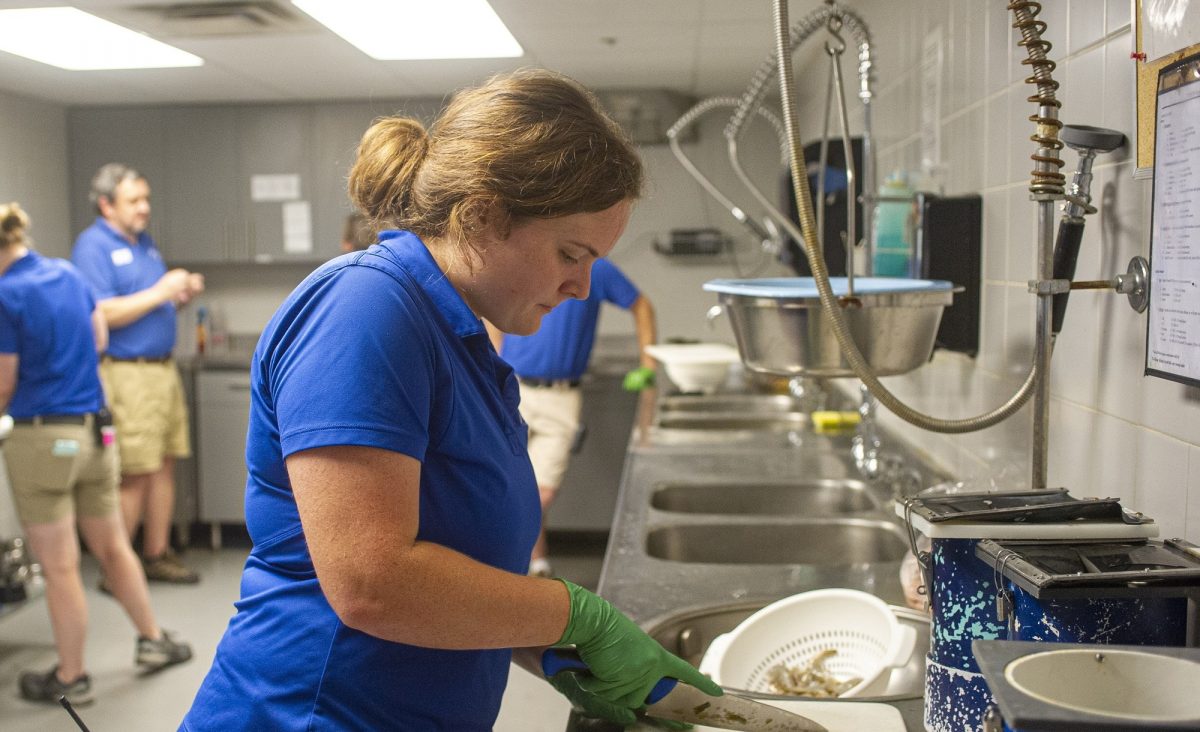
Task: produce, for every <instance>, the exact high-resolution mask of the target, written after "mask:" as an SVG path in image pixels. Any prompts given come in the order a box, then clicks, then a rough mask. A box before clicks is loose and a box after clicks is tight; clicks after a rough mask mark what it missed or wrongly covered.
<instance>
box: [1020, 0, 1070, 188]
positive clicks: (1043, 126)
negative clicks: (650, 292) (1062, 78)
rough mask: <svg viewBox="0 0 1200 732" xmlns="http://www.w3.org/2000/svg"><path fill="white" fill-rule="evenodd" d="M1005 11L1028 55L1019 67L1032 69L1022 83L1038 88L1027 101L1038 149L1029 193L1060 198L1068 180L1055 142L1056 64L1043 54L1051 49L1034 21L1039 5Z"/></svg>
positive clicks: (1023, 1)
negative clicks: (1034, 106)
mask: <svg viewBox="0 0 1200 732" xmlns="http://www.w3.org/2000/svg"><path fill="white" fill-rule="evenodd" d="M1008 9H1009V10H1011V11H1012V13H1013V16H1014V20H1013V24H1012V25H1013V27H1014V28H1016V29H1018V30H1020V31H1021V40H1020V41H1018V42H1017V45H1020V46H1024V47H1025V50H1026V52H1027V53H1028V54H1029V57H1028V58H1025V59H1022V60H1021V65H1023V66H1031V67H1033V73H1032V74H1031V75H1030V76H1028V77H1026V78H1025V83H1026V84H1035V85H1036V86H1037V93H1036V94H1034V95H1033V96H1031V97H1029V98H1028V99H1027V101H1030V102H1033V103H1035V104H1037V105H1038V113H1037V114H1034V115H1030V117H1029V121H1030V122H1033V123H1035V124H1036V125H1037V129H1036V131H1035V132H1034V134H1032V135H1030V137H1029V139H1030V140H1033V141H1034V142H1036V143H1038V146H1039V147H1038V150H1037V152H1035V153H1034V154H1033V155H1031V156H1030V158H1031V159H1032V160H1033V161H1034V163H1035V165H1034V169H1033V170H1032V171H1030V176H1031V177H1030V181H1029V191H1030V192H1031V193H1034V194H1039V193H1043V194H1050V195H1059V196H1061V195H1063V193H1064V186H1065V185H1066V181H1067V178H1066V176H1065V175H1063V174H1062V173H1060V172H1059V168H1061V167H1062V166H1063V161H1062V159H1061V158H1059V156H1058V151H1059V150H1061V149H1062V147H1063V143H1062V141H1061V140H1059V139H1058V131H1059V129H1060V128H1061V127H1062V122H1061V121H1060V120H1059V119H1058V108H1059V107H1061V106H1062V103H1061V102H1059V101H1058V99H1056V98H1055V96H1054V92H1055V91H1056V90H1057V89H1058V82H1057V81H1055V80H1054V79H1053V78H1052V76H1051V75H1052V74H1053V72H1054V69H1055V68H1057V64H1055V63H1054V62H1053V61H1051V60H1050V59H1048V58H1046V53H1047V52H1048V51H1049V50H1050V49H1051V48H1052V47H1053V46H1052V44H1051V43H1050V42H1049V41H1047V40H1044V39H1043V38H1042V33H1043V32H1045V30H1046V22H1045V21H1042V20H1037V16H1038V14H1039V13H1041V12H1042V6H1041V3H1038V2H1034V1H1033V0H1012V2H1010V3H1009V4H1008Z"/></svg>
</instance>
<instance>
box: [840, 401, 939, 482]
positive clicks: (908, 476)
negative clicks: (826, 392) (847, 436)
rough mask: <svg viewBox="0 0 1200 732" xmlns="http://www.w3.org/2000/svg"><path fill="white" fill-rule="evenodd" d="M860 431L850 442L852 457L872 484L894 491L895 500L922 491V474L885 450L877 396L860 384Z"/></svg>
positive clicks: (861, 473)
mask: <svg viewBox="0 0 1200 732" xmlns="http://www.w3.org/2000/svg"><path fill="white" fill-rule="evenodd" d="M858 388H859V392H860V394H861V399H860V401H859V403H858V415H859V418H860V419H859V422H858V429H857V430H856V431H855V434H854V437H853V439H852V440H851V443H850V454H852V455H853V456H854V464H855V466H856V467H857V468H858V472H859V474H860V475H861V476H862V477H863V478H865V479H866V480H867V481H869V482H871V483H882V484H883V485H886V486H888V487H890V488H891V489H892V497H893V498H900V497H903V496H908V495H912V494H914V493H916V492H918V491H919V490H921V488H922V482H923V481H922V478H921V473H920V471H918V470H917V469H915V468H913V467H910V466H909V465H908V463H907V461H905V460H904V458H902V457H901V456H899V455H896V454H893V453H890V452H888V451H886V450H884V449H883V442H882V440H880V439H879V431H878V429H877V427H878V424H877V422H876V419H875V397H874V396H872V395H871V391H870V390H869V389H868V388H867V386H866V385H865V384H859V387H858Z"/></svg>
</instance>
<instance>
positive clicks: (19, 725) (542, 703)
mask: <svg viewBox="0 0 1200 732" xmlns="http://www.w3.org/2000/svg"><path fill="white" fill-rule="evenodd" d="M592 544H594V542H593V543H592ZM601 551H602V550H599V549H597V548H596V547H594V545H593V546H587V547H584V548H582V549H580V550H578V551H573V550H571V549H570V548H569V547H567V548H566V550H565V551H564V552H562V553H558V554H555V555H554V556H553V557H552V559H553V561H554V567H555V571H556V572H557V573H558V574H560V575H561V576H563V577H567V578H569V579H571V580H573V581H575V582H578V583H579V584H581V585H584V586H585V587H591V588H593V589H594V588H595V586H596V582H597V580H598V578H599V574H600V565H601V560H602V557H601ZM246 554H247V549H245V548H224V549H221V550H218V551H211V550H207V549H193V550H192V551H190V552H188V553H187V555H186V556H185V559H186V561H187V563H188V564H189V565H190V566H192V567H194V568H196V569H197V570H198V571H199V572H200V573H201V575H202V576H203V580H202V581H201V583H200V584H198V585H194V586H172V585H163V584H152V585H151V586H150V593H151V599H152V601H153V603H154V608H155V611H156V613H157V615H158V618H159V622H160V624H161V625H162V626H163V627H165V628H167V629H169V630H174V631H177V632H178V633H179V634H180V635H181V636H182V637H183V638H184V639H186V640H188V641H189V642H191V643H192V646H193V649H194V650H195V654H196V657H195V658H194V659H193V660H192V661H191V662H189V663H186V664H183V665H181V666H176V667H173V668H170V669H167V670H165V671H163V672H161V673H158V674H154V675H151V676H139V675H138V674H137V671H136V669H135V667H134V665H133V653H134V639H135V633H134V630H133V627H132V626H131V625H130V624H129V621H128V619H127V618H126V617H125V615H124V613H123V612H122V611H121V609H120V606H119V605H117V603H116V602H114V601H113V600H112V599H111V598H109V597H107V596H104V595H101V594H100V592H99V591H98V590H97V589H96V583H97V581H98V577H99V573H98V570H97V567H96V564H95V562H94V561H93V560H92V559H91V558H90V557H85V558H84V580H85V584H86V587H87V590H88V608H89V612H90V623H91V627H90V631H89V635H88V647H87V664H88V672H89V673H90V674H91V675H92V684H93V688H94V689H95V693H96V702H95V703H94V704H92V705H90V706H87V707H83V708H81V709H79V710H78V713H79V715H80V717H81V718H82V719H83V721H84V723H85V724H87V726H88V728H89V729H90V730H91V732H117V731H118V730H119V731H120V732H143V731H145V732H149V731H150V730H154V731H155V732H158V731H160V730H173V729H176V728H177V727H178V725H179V721H180V720H181V719H182V718H183V715H184V714H185V713H186V712H187V709H188V707H189V706H190V705H191V702H192V698H193V696H194V695H195V692H196V689H197V688H199V686H200V682H201V681H202V680H203V678H204V675H205V673H206V672H207V671H208V667H209V665H210V664H211V663H212V658H213V654H214V653H215V651H216V646H217V642H218V641H219V640H220V638H221V634H222V633H223V632H224V630H225V626H226V624H227V623H228V621H229V618H230V617H231V616H232V614H233V602H234V601H235V600H236V599H237V595H238V583H239V581H240V579H241V571H242V565H243V563H244V562H245V559H246ZM54 661H55V654H54V641H53V636H52V635H51V633H50V623H49V619H48V616H47V613H46V607H45V602H44V601H43V600H41V599H40V598H39V599H36V600H32V601H30V602H28V603H26V606H25V607H23V608H21V609H20V610H17V611H15V612H13V613H11V614H9V615H6V616H4V617H0V730H4V732H52V731H57V730H63V731H64V732H69V731H70V730H76V729H77V728H76V726H75V724H74V723H73V722H72V721H71V719H70V717H69V716H68V715H67V713H66V711H65V710H64V709H62V708H61V707H59V706H57V705H42V704H34V703H31V702H27V701H25V700H23V699H21V698H20V696H19V694H18V691H17V678H18V676H19V675H20V673H21V672H23V671H27V670H38V671H41V670H44V669H46V668H49V667H50V666H51V665H53V664H54ZM569 713H570V704H569V703H568V702H567V701H566V700H565V699H564V698H562V697H561V696H559V694H558V693H557V692H555V691H554V690H553V689H552V688H551V687H550V685H549V684H547V683H546V682H545V681H543V680H541V679H539V678H536V677H534V676H532V675H531V674H529V673H527V672H525V671H524V670H522V669H520V668H517V667H515V666H514V667H513V670H512V674H511V675H510V677H509V685H508V690H507V691H506V692H505V696H504V703H503V706H502V707H501V710H500V717H499V719H498V720H497V722H496V726H495V730H497V732H562V731H563V729H564V728H565V726H566V721H567V716H568V714H569Z"/></svg>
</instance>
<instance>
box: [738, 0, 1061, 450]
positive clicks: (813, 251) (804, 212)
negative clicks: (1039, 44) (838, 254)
mask: <svg viewBox="0 0 1200 732" xmlns="http://www.w3.org/2000/svg"><path fill="white" fill-rule="evenodd" d="M774 9H775V13H774V14H775V51H776V58H777V59H778V71H779V91H780V95H781V99H780V101H781V104H782V107H783V123H784V127H785V129H786V131H787V137H788V150H789V158H790V161H791V171H792V182H793V188H794V191H795V196H796V207H797V210H798V211H799V214H800V224H801V228H802V230H803V234H804V253H805V255H806V256H807V258H808V263H809V267H810V268H811V269H812V273H813V279H814V281H815V284H816V287H817V293H818V294H819V296H820V300H821V307H822V308H824V309H825V312H826V313H827V314H828V315H829V316H830V320H831V322H832V325H833V332H834V335H835V336H836V337H837V340H838V344H839V345H840V346H841V349H842V355H843V356H845V358H846V361H847V363H848V364H849V366H850V368H851V370H853V371H854V374H855V375H856V376H857V377H858V378H859V379H861V380H862V382H863V384H864V385H865V386H866V387H867V389H868V390H869V391H870V392H871V394H873V395H874V396H875V397H876V398H877V399H878V400H879V401H880V402H881V403H882V404H883V405H884V406H885V407H887V408H888V409H890V410H891V411H892V412H894V413H895V414H896V415H897V416H899V417H900V418H901V419H903V420H904V421H906V422H908V423H910V424H913V425H915V426H917V427H920V428H922V429H926V430H929V431H931V432H943V433H952V434H959V433H965V432H975V431H977V430H981V429H986V428H988V427H991V426H993V425H995V424H997V423H999V422H1001V421H1003V420H1004V419H1007V418H1008V417H1010V416H1012V415H1013V414H1015V413H1016V412H1017V410H1019V409H1020V408H1021V406H1022V405H1024V404H1025V402H1026V401H1028V400H1029V397H1030V396H1032V395H1033V392H1034V387H1035V385H1036V384H1037V382H1038V380H1039V379H1040V378H1041V377H1042V369H1041V366H1040V361H1035V362H1034V364H1033V366H1032V367H1031V368H1030V370H1029V374H1028V375H1027V376H1026V377H1025V382H1024V383H1023V384H1021V388H1020V389H1019V390H1018V391H1017V393H1016V394H1014V395H1013V396H1012V397H1011V398H1010V399H1009V400H1008V401H1007V402H1005V403H1004V404H1003V405H1001V406H1000V407H998V408H997V409H995V410H993V411H991V412H988V413H986V414H981V415H978V416H976V417H968V418H964V419H941V418H937V417H932V416H929V415H926V414H922V413H921V412H918V411H916V410H915V409H913V408H911V407H909V406H908V405H906V404H904V403H903V402H901V401H900V400H899V399H898V398H897V397H896V396H895V395H894V394H892V393H891V392H890V391H888V389H887V388H886V387H885V386H884V385H883V383H882V382H881V381H880V380H879V378H878V377H877V376H876V375H875V374H874V373H873V372H872V371H871V368H870V366H869V365H868V364H867V362H866V359H865V358H863V355H862V352H861V351H859V349H858V346H857V345H856V344H855V343H854V337H853V336H852V335H851V334H850V330H849V327H848V326H847V325H846V318H845V316H844V315H843V314H842V309H841V305H840V303H839V302H838V300H837V297H836V296H835V295H834V294H833V288H832V287H830V285H829V271H828V268H827V267H826V265H825V257H824V255H823V254H822V252H821V248H820V246H819V242H818V241H817V237H816V220H815V217H814V216H813V210H812V203H811V201H810V198H809V196H810V194H809V189H808V178H807V176H806V175H804V171H805V165H804V157H803V154H802V152H801V151H802V148H801V144H800V136H799V130H798V127H799V125H798V122H797V120H796V100H795V96H794V88H793V85H792V78H793V77H792V62H791V58H792V45H791V43H790V39H789V33H788V12H787V0H775V2H774ZM1027 50H1030V51H1031V53H1032V50H1033V49H1032V48H1031V47H1029V46H1027ZM1043 56H1044V53H1043ZM1046 78H1047V79H1048V73H1047V74H1046ZM731 124H732V123H731Z"/></svg>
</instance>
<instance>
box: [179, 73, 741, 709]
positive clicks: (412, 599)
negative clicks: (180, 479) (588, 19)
mask: <svg viewBox="0 0 1200 732" xmlns="http://www.w3.org/2000/svg"><path fill="white" fill-rule="evenodd" d="M641 184H642V169H641V164H640V162H639V160H638V158H637V155H636V153H635V152H634V150H633V148H632V146H631V145H630V144H629V142H628V141H627V140H626V139H625V138H624V136H623V135H622V134H621V133H620V131H619V130H618V128H617V127H616V126H615V124H613V122H612V121H611V120H609V119H608V118H607V117H606V116H605V115H604V114H603V113H602V112H601V111H600V110H599V107H598V105H597V103H596V101H595V99H594V97H592V95H590V94H589V93H588V92H586V91H584V90H583V89H582V88H581V87H579V86H578V85H577V84H576V83H575V82H573V81H571V80H569V79H567V78H565V77H562V76H560V75H557V74H554V73H551V72H547V71H532V70H531V71H523V72H517V73H514V74H511V75H504V76H498V77H495V78H493V79H492V80H490V81H488V82H487V83H485V84H483V85H482V86H480V87H477V88H474V89H469V90H466V91H463V92H460V93H459V94H457V95H455V97H454V98H453V99H452V100H451V101H450V103H449V105H448V106H447V108H446V109H445V110H444V111H443V112H442V114H441V115H440V117H439V118H438V120H437V121H436V122H435V123H434V124H433V126H432V127H431V129H430V130H428V131H427V130H426V129H425V128H424V127H423V126H422V124H421V123H420V122H418V121H416V120H413V119H408V118H403V117H392V118H385V119H383V120H380V121H378V122H376V124H375V125H373V126H372V127H371V129H369V130H368V131H367V133H366V135H365V136H364V137H363V140H362V143H361V144H360V146H359V151H358V159H357V161H356V162H355V164H354V166H353V168H352V170H351V171H350V194H351V198H352V199H353V200H354V203H355V204H356V205H357V206H358V208H359V210H361V211H363V212H365V213H366V214H367V215H368V216H370V217H371V218H372V219H373V220H374V221H375V222H377V223H379V224H381V225H382V226H381V227H380V228H383V229H387V230H385V231H383V232H382V233H381V234H380V240H379V242H378V243H377V244H375V245H373V246H372V247H370V248H369V249H368V250H366V251H363V252H354V253H351V254H346V255H344V256H342V257H339V258H337V259H335V260H332V261H331V262H329V263H327V264H325V265H323V266H322V267H320V268H319V269H318V270H317V271H315V272H314V273H313V274H311V275H310V276H309V277H308V278H307V279H306V280H305V281H304V282H303V283H301V284H300V286H299V287H298V288H297V289H296V290H295V291H294V292H293V293H292V294H291V295H290V296H289V297H288V298H287V300H286V301H285V302H284V303H283V305H282V306H281V307H280V308H279V310H278V311H277V312H276V314H275V316H274V317H273V318H272V319H271V321H270V323H269V324H268V325H267V327H266V329H265V331H264V332H263V335H262V337H261V339H260V340H259V343H258V348H257V349H256V351H255V355H254V359H253V363H252V366H251V370H252V371H251V375H252V387H251V388H252V395H251V399H252V402H251V409H250V427H249V431H248V437H247V446H246V457H247V463H248V467H249V478H248V480H247V484H246V520H247V527H248V528H249V531H250V534H251V538H252V539H253V541H254V549H253V550H252V552H251V554H250V557H249V559H248V560H247V563H246V568H245V572H244V574H243V577H242V590H241V598H240V600H239V601H238V603H237V614H236V615H235V616H234V617H233V619H232V620H231V621H230V624H229V627H228V629H227V630H226V633H225V636H224V637H223V638H222V640H221V643H220V645H219V647H218V649H217V655H216V658H215V659H214V661H213V666H212V669H211V670H210V671H209V673H208V676H207V677H206V679H205V681H204V683H203V685H202V686H201V688H200V691H199V692H198V694H197V697H196V700H195V702H194V703H193V706H192V709H191V710H190V711H189V713H188V715H187V717H186V718H185V719H184V721H183V726H182V728H183V729H186V730H192V731H194V732H199V731H200V730H218V729H219V730H231V729H237V730H262V729H308V730H383V729H399V730H442V729H448V730H449V729H452V730H490V729H491V727H492V724H493V722H494V720H495V718H496V715H497V713H498V710H499V707H500V699H501V696H502V695H503V691H504V686H505V684H506V682H507V676H508V670H509V665H510V661H511V660H513V659H514V657H515V658H516V659H517V660H518V662H520V663H521V664H522V665H523V666H525V667H526V668H528V669H530V670H535V669H536V668H537V659H538V657H539V655H538V654H539V652H540V650H541V649H543V648H544V647H546V646H550V645H554V644H560V643H561V644H573V645H575V647H576V649H577V650H578V652H579V654H580V656H581V657H582V658H583V659H584V661H586V662H587V663H588V665H589V666H590V668H591V671H592V674H591V675H590V676H588V677H585V678H579V677H575V676H572V675H570V674H567V675H565V677H564V676H563V675H560V676H559V677H555V678H554V679H552V680H551V681H552V683H554V684H555V686H556V687H557V688H559V689H560V691H563V692H564V693H566V694H567V695H568V696H569V697H570V698H571V699H572V701H573V702H575V704H576V705H577V706H579V707H581V708H583V709H585V710H586V711H587V712H589V713H591V714H593V715H595V716H601V717H605V718H608V719H610V720H613V721H617V722H621V723H625V724H630V723H632V722H633V721H634V710H636V709H637V708H639V707H641V706H642V705H643V700H644V699H645V698H646V696H647V694H648V693H649V691H650V689H651V688H652V687H653V686H654V684H655V683H656V682H657V681H658V680H659V679H660V678H662V677H664V676H670V677H673V678H677V679H681V680H683V681H685V682H687V683H690V684H693V685H696V686H698V687H700V688H702V689H703V690H705V691H706V692H708V693H711V694H720V688H719V687H717V686H716V685H715V684H713V683H712V682H711V681H710V680H708V679H707V678H706V677H704V676H703V675H701V674H700V673H699V672H698V671H696V670H695V669H694V668H692V667H691V666H690V665H688V664H687V663H685V662H684V661H682V660H680V659H678V658H676V657H675V656H672V655H671V654H669V653H667V652H666V651H664V650H663V648H662V646H660V645H659V644H658V643H657V642H655V641H654V640H652V639H651V638H649V637H648V636H646V635H645V633H643V632H642V631H641V630H640V629H638V628H637V626H636V625H635V624H634V623H633V622H632V621H630V620H629V619H628V618H626V617H625V616H624V615H622V614H621V613H620V612H619V611H617V610H616V609H614V608H613V607H612V606H611V605H609V604H608V603H607V602H605V601H604V600H602V599H601V598H599V597H597V596H596V595H594V594H592V593H590V592H588V591H586V590H584V589H582V588H580V587H578V586H576V585H574V584H572V583H570V582H566V581H562V580H552V579H541V578H534V577H528V576H526V575H525V572H526V569H527V566H528V561H529V552H530V549H531V548H532V546H533V542H534V540H535V538H536V537H537V532H538V526H539V522H540V510H539V503H538V491H537V485H536V482H535V480H534V477H533V471H532V468H531V467H530V464H529V459H528V457H527V454H526V449H525V447H526V445H525V440H526V428H525V426H524V424H523V423H522V421H521V419H520V416H519V414H518V412H517V402H518V401H519V395H518V390H517V383H516V379H515V377H514V376H513V373H512V369H511V368H510V367H509V366H508V365H507V364H506V363H505V362H504V361H503V360H501V359H500V358H499V356H497V355H496V352H495V350H494V349H493V348H492V347H491V343H490V341H489V340H488V337H487V334H486V331H485V330H484V327H483V324H482V323H481V321H480V319H481V318H486V319H487V320H488V321H490V322H491V323H492V324H494V325H495V326H497V327H498V328H499V329H500V330H502V331H505V332H509V333H518V334H529V333H533V332H534V331H536V330H537V329H538V326H539V324H540V322H541V319H542V317H543V316H544V315H545V314H546V313H548V312H550V310H551V309H553V308H554V307H555V306H557V305H559V304H560V303H562V302H563V301H565V300H567V299H570V298H577V299H582V298H585V297H587V294H588V287H589V273H590V270H591V267H592V264H593V263H594V262H595V261H596V260H597V259H598V258H600V257H603V256H604V255H605V254H607V253H608V252H609V250H611V249H612V247H613V245H614V244H615V243H616V241H617V239H618V238H619V237H620V235H621V233H622V231H623V230H624V228H625V225H626V223H627V221H628V218H629V213H630V207H631V205H632V202H633V201H634V200H635V199H636V198H637V196H638V194H639V192H640V188H641ZM512 649H520V650H519V652H517V653H515V654H514V652H513V651H512Z"/></svg>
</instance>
